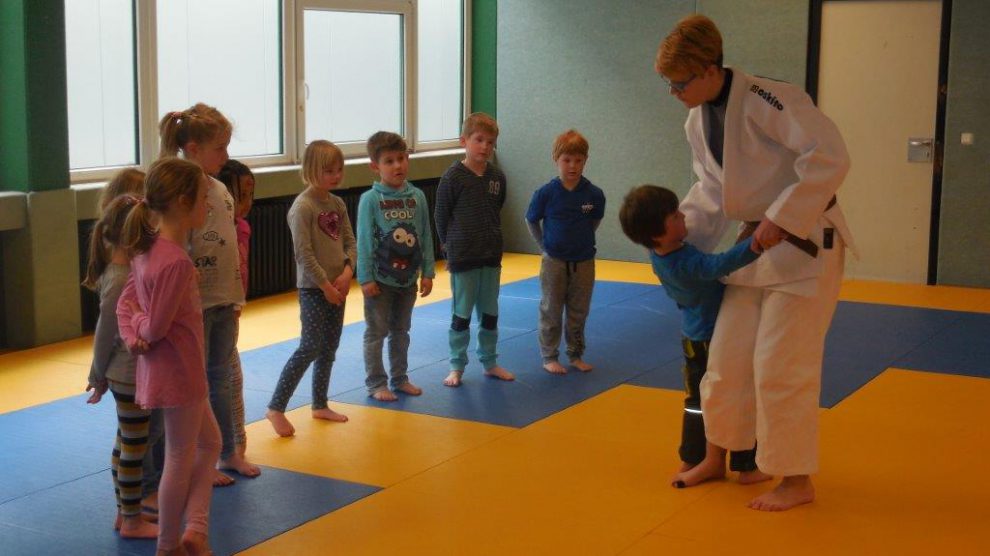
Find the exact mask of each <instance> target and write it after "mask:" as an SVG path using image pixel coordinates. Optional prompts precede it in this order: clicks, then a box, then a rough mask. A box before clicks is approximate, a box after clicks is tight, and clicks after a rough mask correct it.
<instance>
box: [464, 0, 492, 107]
mask: <svg viewBox="0 0 990 556" xmlns="http://www.w3.org/2000/svg"><path fill="white" fill-rule="evenodd" d="M497 31H498V2H497V1H496V0H471V47H472V48H471V111H472V112H486V113H488V114H491V115H492V117H497V115H496V114H495V111H496V110H495V109H496V101H495V75H496V72H495V70H496V65H495V64H496V58H497V48H498V41H497V40H496V39H497Z"/></svg>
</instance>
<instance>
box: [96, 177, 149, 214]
mask: <svg viewBox="0 0 990 556" xmlns="http://www.w3.org/2000/svg"><path fill="white" fill-rule="evenodd" d="M121 195H136V196H138V197H140V196H142V195H144V172H142V171H141V170H138V169H137V168H124V169H123V170H121V171H119V172H117V173H116V174H115V175H114V176H113V179H112V180H110V183H108V184H107V185H106V187H104V188H103V191H101V192H100V200H99V202H98V203H97V205H96V206H97V209H98V211H97V212H98V213H99V216H103V213H104V212H105V211H106V210H107V207H108V206H109V205H110V203H111V202H113V200H114V199H116V198H117V197H120V196H121Z"/></svg>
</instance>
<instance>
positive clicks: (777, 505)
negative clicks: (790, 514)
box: [747, 475, 815, 512]
mask: <svg viewBox="0 0 990 556" xmlns="http://www.w3.org/2000/svg"><path fill="white" fill-rule="evenodd" d="M814 499H815V487H814V485H812V484H811V477H809V476H807V475H793V476H790V477H784V479H783V480H782V481H780V484H779V485H777V488H775V489H773V490H771V491H770V492H767V493H764V494H761V495H759V496H757V497H756V498H754V499H752V500H750V502H749V504H747V505H748V506H749V507H750V508H752V509H754V510H760V511H764V512H782V511H784V510H789V509H791V508H793V507H794V506H800V505H801V504H807V503H809V502H811V501H812V500H814Z"/></svg>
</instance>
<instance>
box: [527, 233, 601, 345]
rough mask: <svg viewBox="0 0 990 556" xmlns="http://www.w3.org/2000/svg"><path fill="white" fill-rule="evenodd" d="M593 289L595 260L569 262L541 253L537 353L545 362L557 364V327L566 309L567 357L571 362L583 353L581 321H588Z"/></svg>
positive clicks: (565, 337) (558, 341)
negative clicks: (538, 352) (538, 346)
mask: <svg viewBox="0 0 990 556" xmlns="http://www.w3.org/2000/svg"><path fill="white" fill-rule="evenodd" d="M594 288H595V259H588V260H586V261H581V262H578V263H569V262H565V261H562V260H560V259H555V258H553V257H551V256H550V255H547V254H546V253H544V254H543V260H542V261H541V263H540V291H541V293H542V296H541V297H540V354H541V355H542V356H543V362H544V363H547V362H549V361H556V360H557V356H558V355H560V349H559V348H560V326H561V321H562V320H563V318H562V317H563V313H564V311H565V310H566V312H567V324H566V328H565V331H564V339H565V341H566V342H567V356H568V357H569V358H570V359H572V360H573V359H579V358H580V357H581V356H582V355H583V354H584V322H585V321H586V320H587V319H588V310H589V308H590V307H591V292H592V290H594Z"/></svg>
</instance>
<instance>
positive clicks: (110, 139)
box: [65, 0, 137, 170]
mask: <svg viewBox="0 0 990 556" xmlns="http://www.w3.org/2000/svg"><path fill="white" fill-rule="evenodd" d="M65 67H66V81H67V96H68V99H67V100H68V115H69V167H70V168H71V169H73V170H80V169H83V168H96V167H101V166H125V165H128V164H135V163H136V162H137V124H136V122H137V108H136V100H135V88H134V87H135V85H134V83H135V80H134V14H133V5H132V3H131V0H66V2H65Z"/></svg>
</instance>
